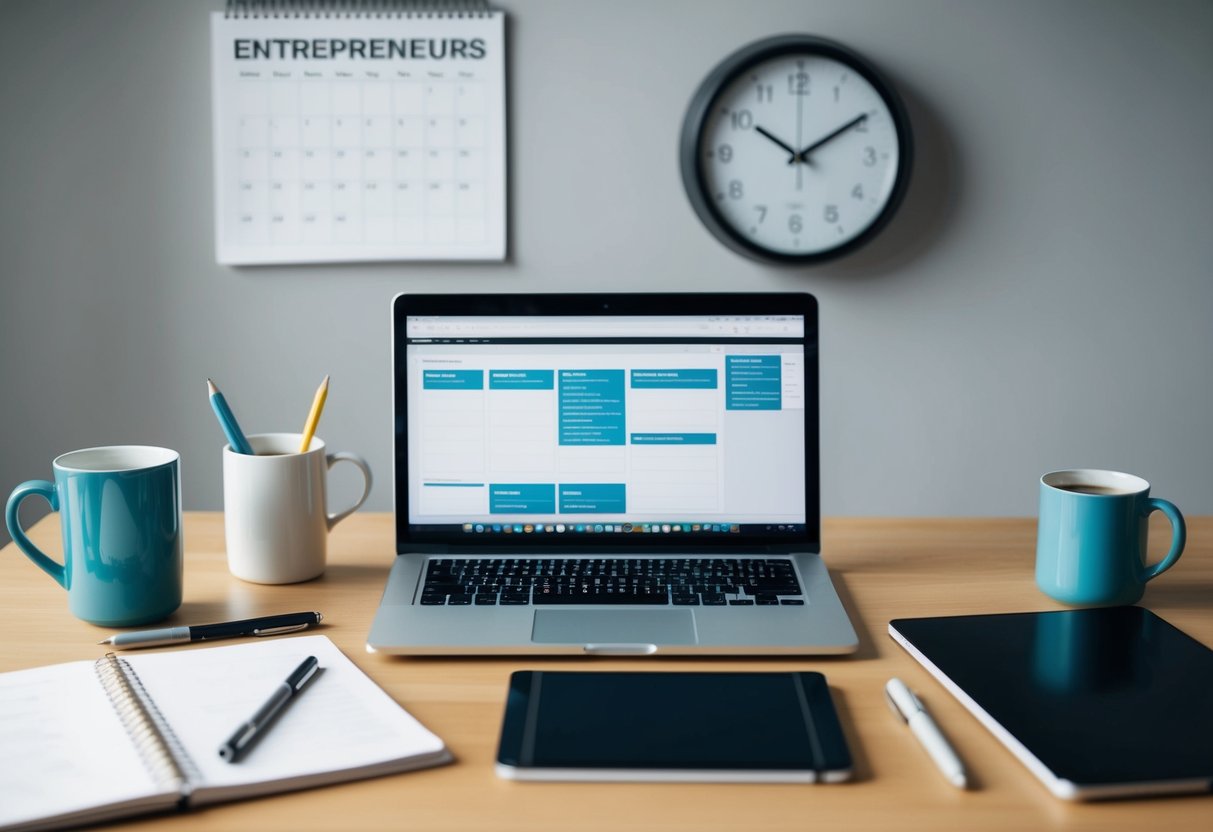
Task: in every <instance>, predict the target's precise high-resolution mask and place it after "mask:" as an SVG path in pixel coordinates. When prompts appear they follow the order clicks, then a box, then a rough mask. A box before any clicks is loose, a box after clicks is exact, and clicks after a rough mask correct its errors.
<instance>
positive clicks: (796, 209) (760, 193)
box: [680, 35, 913, 265]
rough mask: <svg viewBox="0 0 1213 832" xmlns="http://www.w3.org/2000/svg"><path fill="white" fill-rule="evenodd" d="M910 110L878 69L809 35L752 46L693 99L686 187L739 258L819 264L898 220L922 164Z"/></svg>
mask: <svg viewBox="0 0 1213 832" xmlns="http://www.w3.org/2000/svg"><path fill="white" fill-rule="evenodd" d="M912 153H913V151H912V144H911V139H910V122H909V119H908V118H907V117H906V113H905V107H904V106H903V105H902V103H901V99H900V98H899V97H898V96H897V93H896V92H895V91H894V89H893V87H892V85H891V84H889V83H888V82H887V81H886V80H884V78H883V77H882V76H881V75H880V73H879V72H878V71H877V70H876V69H875V68H874V67H873V66H872V64H871V63H870V62H868V61H867V60H866V59H864V58H862V57H861V56H860V55H858V54H856V53H855V52H853V51H851V50H850V49H848V48H846V47H844V46H842V45H840V44H837V43H834V42H832V41H829V40H825V39H823V38H818V37H812V36H810V35H781V36H777V37H773V38H768V39H765V40H761V41H758V42H756V43H752V44H750V45H749V46H746V47H744V48H743V49H741V50H739V51H738V52H735V53H734V54H732V55H730V56H729V57H728V58H726V59H725V60H724V61H723V62H722V63H721V64H720V65H719V66H717V67H716V68H715V69H714V70H712V72H711V73H710V74H709V75H708V77H707V78H706V79H705V80H704V82H703V84H702V85H700V87H699V89H698V90H697V91H696V92H695V95H694V97H692V99H691V104H690V107H689V108H688V109H687V114H686V118H685V119H684V121H683V125H682V136H681V143H680V155H681V160H680V161H681V167H682V182H683V185H684V186H685V187H686V191H687V196H688V197H689V198H690V200H691V205H692V206H693V207H694V209H695V213H696V214H698V215H699V218H700V220H702V221H703V223H704V225H706V226H707V227H708V230H709V231H711V232H712V234H714V235H715V236H716V237H717V239H719V240H720V241H721V242H723V243H724V244H725V245H727V246H728V247H729V248H731V249H733V250H734V251H737V252H739V253H741V254H744V255H747V256H749V257H753V258H756V259H758V260H763V261H766V262H773V263H782V264H790V265H802V264H809V263H818V262H821V261H825V260H829V259H832V258H834V257H838V256H840V255H843V254H846V253H847V252H850V251H853V250H854V249H856V248H858V247H859V246H861V245H863V244H864V243H866V242H868V241H869V240H870V239H872V237H874V236H875V235H876V234H877V233H878V232H879V231H880V230H881V229H882V228H883V227H884V226H885V225H886V224H887V223H888V221H889V219H890V218H891V217H892V216H893V214H894V212H895V211H896V210H897V207H898V205H900V203H901V200H902V197H903V196H904V195H905V191H906V186H907V185H908V184H909V179H910V166H911V161H912Z"/></svg>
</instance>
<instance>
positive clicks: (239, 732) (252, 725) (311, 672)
mask: <svg viewBox="0 0 1213 832" xmlns="http://www.w3.org/2000/svg"><path fill="white" fill-rule="evenodd" d="M319 669H320V667H319V662H317V661H316V657H315V656H308V657H307V658H306V659H304V660H303V664H301V665H299V666H298V667H297V668H295V671H294V672H293V673H291V675H290V676H287V677H286V681H285V682H283V683H282V684H280V685H279V686H278V687H277V688H275V689H274V693H273V695H272V696H270V698H269V699H268V700H267V701H266V703H265V704H264V705H262V706H261V707H260V708H258V709H257V713H255V714H253V715H252V716H251V717H249V719H248V721H247V722H245V723H244V724H243V725H241V726H240V727H239V728H237V729H236V733H234V734H232V737H231V739H229V740H228V741H227V742H225V743H224V744H223V745H221V746H219V756H220V757H222V758H223V759H225V760H227V761H228V762H229V763H235V762H239V760H240V758H241V757H243V756H244V755H245V753H247V752H248V750H249V748H250V747H251V746H252V744H253V743H254V742H255V741H256V739H257V738H258V737H260V736H261V735H262V734H263V733H265V729H266V728H267V727H269V725H270V723H271V722H272V721H273V719H274V716H275V715H276V714H277V713H278V712H279V711H281V710H282V706H283V705H285V704H286V703H287V702H290V701H291V699H293V698H294V697H295V694H297V693H298V692H299V691H300V690H301V689H302V688H303V686H304V685H306V684H307V680H308V679H310V678H312V677H313V676H315V675H316V671H317V670H319Z"/></svg>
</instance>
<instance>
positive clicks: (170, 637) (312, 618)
mask: <svg viewBox="0 0 1213 832" xmlns="http://www.w3.org/2000/svg"><path fill="white" fill-rule="evenodd" d="M323 619H324V616H323V615H321V614H320V613H318V612H288V613H284V614H282V615H267V616H265V617H264V618H245V619H242V620H240V621H223V622H220V623H219V624H197V625H194V626H193V627H165V628H163V629H160V630H140V631H139V632H136V633H117V634H116V635H112V636H110V637H109V638H107V639H102V640H101V641H99V642H97V643H98V644H110V645H113V646H114V647H117V648H119V649H127V648H131V647H164V646H165V645H168V644H185V643H187V642H191V641H210V640H211V639H216V638H239V637H240V636H280V635H282V634H283V633H294V632H298V631H299V630H305V629H307V628H308V627H314V626H315V625H317V624H319V623H320V622H321V621H322V620H323Z"/></svg>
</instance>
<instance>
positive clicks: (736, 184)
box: [729, 179, 743, 199]
mask: <svg viewBox="0 0 1213 832" xmlns="http://www.w3.org/2000/svg"><path fill="white" fill-rule="evenodd" d="M742 194H743V192H742V187H741V180H740V179H734V180H733V181H732V182H730V183H729V199H741V197H742Z"/></svg>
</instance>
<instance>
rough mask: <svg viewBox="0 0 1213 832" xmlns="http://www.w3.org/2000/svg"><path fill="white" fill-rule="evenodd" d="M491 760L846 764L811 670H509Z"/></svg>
mask: <svg viewBox="0 0 1213 832" xmlns="http://www.w3.org/2000/svg"><path fill="white" fill-rule="evenodd" d="M499 761H500V762H501V763H503V764H505V765H508V766H517V767H523V768H525V767H535V768H571V769H667V770H668V769H680V770H687V769H702V770H807V771H825V770H840V769H847V768H849V767H850V758H849V754H848V753H847V749H846V742H845V740H844V739H843V735H842V732H841V730H840V728H839V725H838V720H837V716H836V715H835V713H834V708H833V703H832V702H831V700H830V695H829V688H828V686H827V685H826V683H825V677H824V676H822V675H821V674H820V673H677V672H651V673H592V672H539V671H522V672H518V673H515V674H514V675H513V676H512V677H511V680H510V694H509V701H508V703H507V707H506V720H505V725H504V726H503V730H502V741H501V750H500V754H499Z"/></svg>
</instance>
